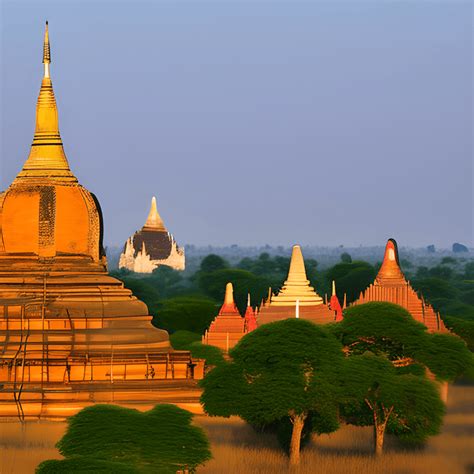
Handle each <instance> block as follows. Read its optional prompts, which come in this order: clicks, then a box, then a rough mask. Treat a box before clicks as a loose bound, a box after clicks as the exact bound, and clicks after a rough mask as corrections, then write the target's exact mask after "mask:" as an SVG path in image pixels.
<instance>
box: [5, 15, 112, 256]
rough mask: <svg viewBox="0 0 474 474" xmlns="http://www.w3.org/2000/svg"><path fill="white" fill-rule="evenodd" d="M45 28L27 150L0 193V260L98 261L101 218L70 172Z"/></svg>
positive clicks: (100, 253) (94, 205)
mask: <svg viewBox="0 0 474 474" xmlns="http://www.w3.org/2000/svg"><path fill="white" fill-rule="evenodd" d="M50 62H51V54H50V47H49V35H48V24H47V23H46V31H45V38H44V46H43V64H44V76H43V80H42V83H41V89H40V93H39V97H38V102H37V105H36V128H35V134H34V138H33V143H32V145H31V151H30V154H29V156H28V159H27V160H26V162H25V164H24V165H23V169H22V170H21V171H20V173H19V174H18V176H17V177H16V179H15V180H14V181H13V183H12V184H11V185H10V187H9V188H8V189H7V190H6V191H5V192H4V193H1V194H0V255H1V254H34V255H38V256H40V257H55V256H59V255H83V256H87V257H91V258H92V260H93V261H96V262H98V261H100V259H101V257H102V255H103V251H102V242H101V240H102V215H101V211H100V207H99V203H98V201H97V199H96V198H95V197H94V195H93V194H91V193H90V192H89V191H87V189H85V188H83V187H82V186H81V185H79V183H78V182H77V178H76V177H75V176H74V174H73V173H72V172H71V170H70V169H69V164H68V161H67V158H66V155H65V153H64V149H63V144H62V140H61V136H60V133H59V126H58V111H57V106H56V99H55V97H54V91H53V86H52V82H51V78H50V75H49V66H50Z"/></svg>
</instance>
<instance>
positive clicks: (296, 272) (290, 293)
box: [271, 245, 323, 306]
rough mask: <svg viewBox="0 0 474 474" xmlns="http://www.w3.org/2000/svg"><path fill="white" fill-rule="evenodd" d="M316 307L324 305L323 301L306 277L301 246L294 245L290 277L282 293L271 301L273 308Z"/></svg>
mask: <svg viewBox="0 0 474 474" xmlns="http://www.w3.org/2000/svg"><path fill="white" fill-rule="evenodd" d="M296 300H298V305H299V306H315V305H319V304H322V303H323V299H322V298H321V297H320V296H319V295H318V294H317V293H316V292H315V291H314V288H313V287H312V286H310V282H309V280H308V278H307V277H306V270H305V266H304V260H303V253H302V252H301V247H300V246H299V245H294V246H293V250H292V252H291V260H290V268H289V270H288V277H287V278H286V280H285V283H284V284H283V288H282V289H281V290H280V292H279V293H278V294H277V295H276V296H274V297H273V298H272V299H271V305H273V306H294V305H295V304H296Z"/></svg>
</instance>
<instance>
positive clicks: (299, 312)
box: [257, 245, 336, 326]
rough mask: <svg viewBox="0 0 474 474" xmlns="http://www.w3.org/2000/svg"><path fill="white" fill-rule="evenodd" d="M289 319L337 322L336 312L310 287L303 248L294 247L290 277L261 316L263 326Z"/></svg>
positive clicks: (259, 321)
mask: <svg viewBox="0 0 474 474" xmlns="http://www.w3.org/2000/svg"><path fill="white" fill-rule="evenodd" d="M287 318H302V319H309V320H310V321H313V322H314V323H321V324H323V323H329V322H334V321H335V320H336V311H334V310H331V309H330V308H329V306H328V305H327V304H325V303H324V301H323V299H322V298H321V296H319V295H318V294H317V293H316V291H315V290H314V288H313V287H312V286H310V282H309V280H308V278H307V276H306V269H305V266H304V259H303V253H302V252H301V247H300V246H299V245H294V246H293V250H292V253H291V260H290V268H289V270H288V277H287V279H286V280H285V282H284V284H283V287H282V288H281V290H280V291H279V293H278V294H277V295H273V294H272V293H271V291H270V293H269V296H268V298H267V300H266V301H265V302H264V303H263V304H262V305H261V307H260V311H259V313H258V317H257V319H258V325H259V326H261V325H262V324H266V323H270V322H273V321H279V320H281V319H287Z"/></svg>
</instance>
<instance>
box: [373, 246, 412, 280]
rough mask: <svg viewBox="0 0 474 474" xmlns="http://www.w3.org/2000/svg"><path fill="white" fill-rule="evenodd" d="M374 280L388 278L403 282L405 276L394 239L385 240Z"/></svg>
mask: <svg viewBox="0 0 474 474" xmlns="http://www.w3.org/2000/svg"><path fill="white" fill-rule="evenodd" d="M375 280H376V282H378V283H381V282H382V281H388V280H389V281H393V282H405V276H404V275H403V272H402V270H401V268H400V262H399V259H398V245H397V242H396V241H395V239H388V241H387V245H386V246H385V254H384V257H383V262H382V266H381V267H380V270H379V272H378V274H377V277H376V279H375Z"/></svg>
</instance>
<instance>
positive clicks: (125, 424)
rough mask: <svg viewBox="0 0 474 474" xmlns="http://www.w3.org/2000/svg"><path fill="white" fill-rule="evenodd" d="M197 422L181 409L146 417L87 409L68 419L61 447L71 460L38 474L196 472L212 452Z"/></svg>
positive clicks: (47, 465) (160, 409) (166, 408)
mask: <svg viewBox="0 0 474 474" xmlns="http://www.w3.org/2000/svg"><path fill="white" fill-rule="evenodd" d="M192 418H193V415H192V414H191V413H189V412H188V411H186V410H183V409H181V408H178V407H176V406H175V405H157V406H156V407H154V408H153V409H152V410H150V411H148V412H145V413H141V412H139V411H137V410H132V409H129V408H121V407H118V406H115V405H94V406H91V407H88V408H84V409H83V410H81V411H80V412H79V413H77V414H76V415H74V416H72V417H71V418H69V419H68V428H67V431H66V433H65V434H64V436H63V437H62V439H61V440H60V441H59V442H58V443H57V448H58V449H59V452H60V453H61V454H62V455H63V456H64V457H65V459H64V460H50V461H45V462H43V463H41V464H40V465H39V466H38V469H37V471H36V472H37V473H38V474H50V473H59V472H68V473H85V472H104V473H105V472H118V473H143V474H146V473H155V472H159V473H163V474H167V473H169V474H175V473H176V471H177V470H178V469H183V468H185V467H187V468H188V469H189V470H190V472H194V471H195V469H196V468H197V467H198V466H199V465H201V464H203V463H205V462H206V461H208V460H209V459H210V458H211V452H210V448H209V442H208V440H207V437H206V435H205V434H204V431H203V430H202V429H201V428H199V427H197V426H194V425H193V424H192V423H191V422H192Z"/></svg>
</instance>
